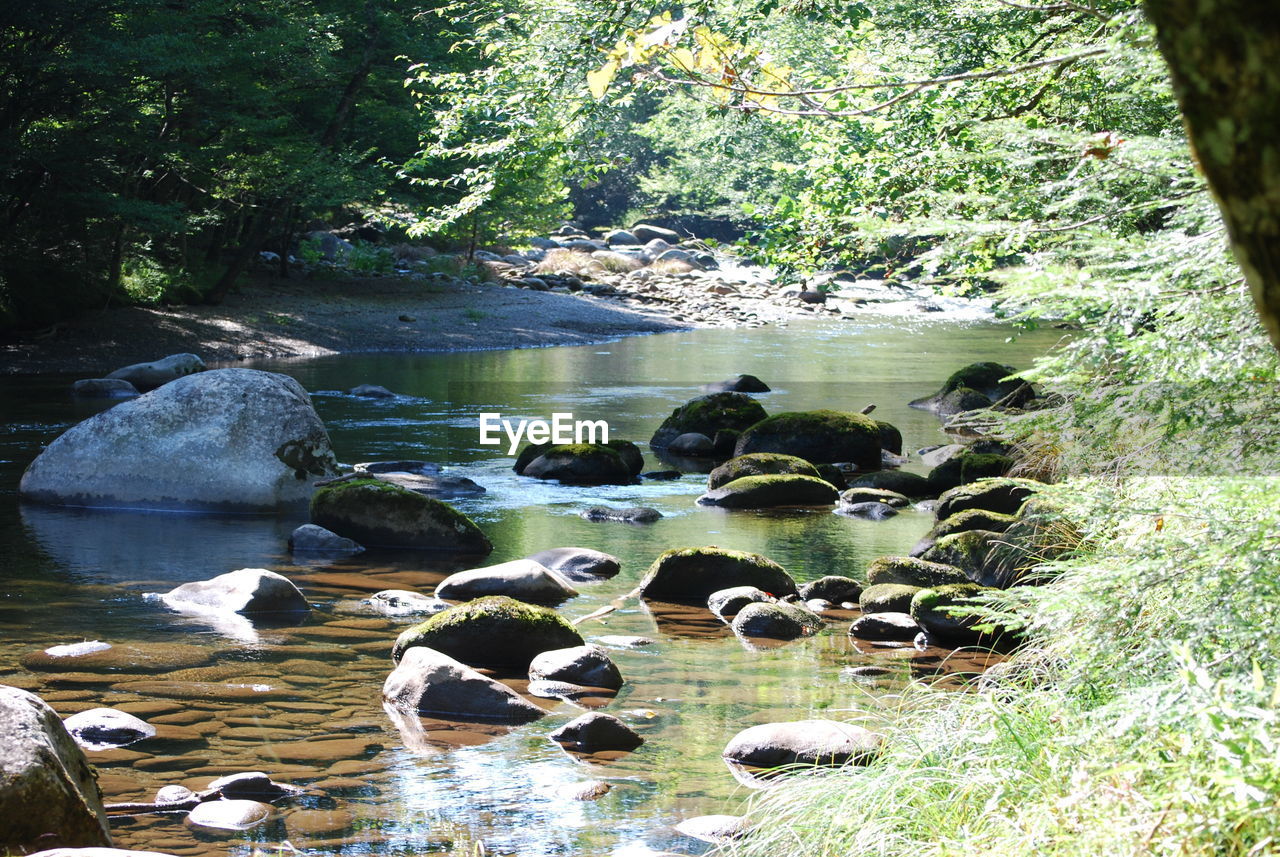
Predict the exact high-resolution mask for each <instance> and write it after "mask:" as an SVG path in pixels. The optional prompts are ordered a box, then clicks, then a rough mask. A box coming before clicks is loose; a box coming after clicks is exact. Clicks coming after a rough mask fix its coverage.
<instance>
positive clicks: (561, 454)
mask: <svg viewBox="0 0 1280 857" xmlns="http://www.w3.org/2000/svg"><path fill="white" fill-rule="evenodd" d="M641 466H643V461H642V462H641ZM632 468H633V464H628V463H627V462H626V461H625V460H624V459H623V457H622V455H621V454H620V453H619V452H618V450H616V449H613V448H612V447H609V446H604V445H603V444H598V443H567V444H562V445H560V446H553V447H551V448H550V449H547V450H545V451H544V452H543V453H542V454H541V455H539V456H538V457H537V458H535V459H534V460H533V461H530V462H529V463H528V464H527V465H526V466H525V468H524V470H523V471H522V472H521V475H523V476H532V477H533V478H534V479H554V480H557V481H559V482H562V483H564V484H565V485H627V484H629V483H631V482H634V481H635V478H636V473H638V472H639V470H638V469H637V470H633V469H632Z"/></svg>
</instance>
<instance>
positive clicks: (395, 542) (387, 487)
mask: <svg viewBox="0 0 1280 857" xmlns="http://www.w3.org/2000/svg"><path fill="white" fill-rule="evenodd" d="M311 520H312V521H313V522H314V523H316V524H319V525H320V526H322V527H325V528H327V529H330V530H332V531H333V532H335V533H337V534H338V535H341V536H346V537H347V538H350V539H354V540H355V541H357V542H359V543H361V544H364V545H381V546H387V547H414V548H427V549H440V550H457V551H462V552H474V553H486V554H487V553H489V551H491V550H492V549H493V546H492V545H491V544H490V543H489V540H488V538H486V537H485V535H484V533H483V532H482V531H481V530H480V528H479V527H477V526H476V525H475V522H473V521H472V520H471V519H470V518H468V517H467V516H466V515H464V514H462V513H461V512H459V511H458V510H457V509H455V508H453V507H452V506H450V505H449V504H448V503H445V502H443V501H441V500H437V499H435V498H433V497H427V496H425V495H423V494H419V493H417V492H416V491H410V490H409V489H408V488H404V487H401V486H399V485H395V484H392V483H390V482H384V481H382V480H380V479H373V478H360V479H353V480H351V481H349V482H337V483H334V484H331V485H325V486H323V487H321V488H319V489H318V490H317V491H316V493H315V494H314V495H313V496H312V498H311Z"/></svg>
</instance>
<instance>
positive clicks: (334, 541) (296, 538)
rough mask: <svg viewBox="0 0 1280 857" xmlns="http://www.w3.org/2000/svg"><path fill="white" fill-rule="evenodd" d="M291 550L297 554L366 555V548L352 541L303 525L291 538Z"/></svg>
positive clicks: (319, 528) (311, 525)
mask: <svg viewBox="0 0 1280 857" xmlns="http://www.w3.org/2000/svg"><path fill="white" fill-rule="evenodd" d="M289 550H291V551H293V552H295V553H325V554H352V553H364V548H362V547H361V546H360V545H358V544H356V543H355V542H353V541H352V540H351V539H346V538H343V537H342V536H340V535H338V534H337V533H332V532H329V531H328V530H326V529H325V528H324V527H317V526H316V525H315V524H303V525H302V526H300V527H298V528H297V529H296V530H294V531H293V534H292V535H290V536H289Z"/></svg>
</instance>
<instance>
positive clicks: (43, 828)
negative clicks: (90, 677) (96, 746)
mask: <svg viewBox="0 0 1280 857" xmlns="http://www.w3.org/2000/svg"><path fill="white" fill-rule="evenodd" d="M0 735H3V736H4V739H3V740H0V820H2V821H3V823H0V851H4V852H10V853H23V852H27V851H31V850H34V849H35V848H36V847H40V846H59V845H61V846H96V845H103V846H110V845H111V834H110V833H109V832H108V828H107V818H106V814H105V813H104V812H103V810H102V794H101V792H99V790H98V783H97V779H96V777H95V775H94V772H93V769H92V768H91V767H90V766H89V763H88V762H87V761H86V760H85V757H84V753H83V752H82V751H81V750H80V748H79V747H77V746H76V743H75V741H74V740H72V738H71V736H70V735H69V734H68V733H67V730H66V728H65V727H64V726H63V725H62V721H61V720H59V719H58V715H57V714H55V713H54V711H53V709H52V708H50V707H49V706H48V705H46V704H45V703H44V701H43V700H41V699H40V698H39V697H38V696H35V695H34V694H31V693H27V692H26V691H25V690H19V689H17V688H16V687H5V686H2V685H0ZM37 843H38V845H37Z"/></svg>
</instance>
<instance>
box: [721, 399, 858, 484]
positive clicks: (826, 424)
mask: <svg viewBox="0 0 1280 857" xmlns="http://www.w3.org/2000/svg"><path fill="white" fill-rule="evenodd" d="M880 436H881V430H880V427H879V426H878V425H877V424H876V421H875V420H873V419H871V418H870V417H867V416H864V415H862V414H854V413H846V412H844V411H831V410H818V411H798V412H795V413H786V414H777V415H776V416H772V417H769V418H768V419H766V420H762V421H760V422H759V423H757V424H756V425H754V426H752V427H751V428H749V429H748V430H746V431H744V432H743V433H742V437H740V438H738V446H737V449H736V450H734V451H735V452H736V453H737V454H738V455H747V454H749V453H754V452H776V453H781V454H783V455H794V456H798V457H800V458H803V459H804V460H805V461H808V462H811V463H814V464H827V463H831V462H852V463H853V464H855V465H857V466H858V467H859V468H862V469H866V470H870V469H873V468H876V467H879V466H880V448H881V447H880V442H881V441H880Z"/></svg>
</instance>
